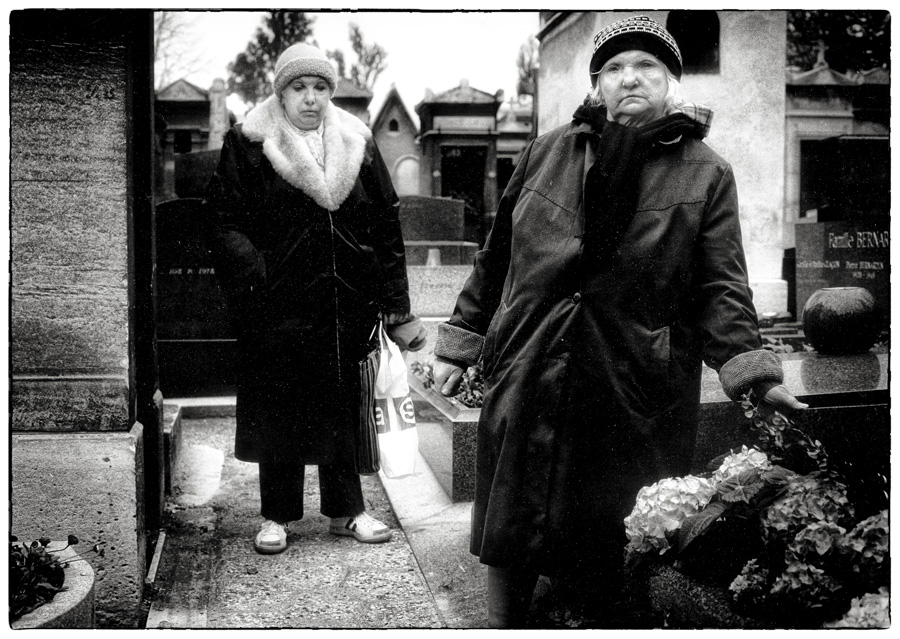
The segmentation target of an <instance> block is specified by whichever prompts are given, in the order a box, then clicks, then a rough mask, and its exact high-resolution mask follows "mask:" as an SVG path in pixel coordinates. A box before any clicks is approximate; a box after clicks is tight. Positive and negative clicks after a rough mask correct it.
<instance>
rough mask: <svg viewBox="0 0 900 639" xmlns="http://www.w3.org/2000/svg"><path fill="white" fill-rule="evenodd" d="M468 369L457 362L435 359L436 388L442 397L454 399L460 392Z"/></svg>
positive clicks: (441, 358) (433, 371)
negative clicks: (460, 386)
mask: <svg viewBox="0 0 900 639" xmlns="http://www.w3.org/2000/svg"><path fill="white" fill-rule="evenodd" d="M465 372H466V369H465V368H464V367H462V366H460V365H459V364H458V363H457V362H454V361H452V360H449V359H444V358H443V357H438V358H436V359H435V362H434V368H433V369H432V374H433V375H434V387H435V388H437V389H438V390H439V391H440V393H441V395H444V396H445V397H452V396H453V395H456V394H457V393H458V392H459V383H460V382H461V381H462V377H463V373H465Z"/></svg>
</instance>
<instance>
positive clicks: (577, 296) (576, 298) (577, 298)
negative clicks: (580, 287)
mask: <svg viewBox="0 0 900 639" xmlns="http://www.w3.org/2000/svg"><path fill="white" fill-rule="evenodd" d="M572 301H573V302H575V303H576V304H577V303H578V302H580V301H581V293H575V295H573V296H572Z"/></svg>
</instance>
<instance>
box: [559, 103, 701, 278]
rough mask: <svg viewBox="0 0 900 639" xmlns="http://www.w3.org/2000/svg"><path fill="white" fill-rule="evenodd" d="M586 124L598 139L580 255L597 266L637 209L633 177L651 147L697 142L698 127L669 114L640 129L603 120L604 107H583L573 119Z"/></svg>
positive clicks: (616, 243)
mask: <svg viewBox="0 0 900 639" xmlns="http://www.w3.org/2000/svg"><path fill="white" fill-rule="evenodd" d="M573 118H574V121H575V123H580V122H586V123H587V124H589V125H591V128H592V129H593V132H594V133H596V134H598V135H599V137H600V139H599V141H598V143H597V155H596V156H595V158H594V165H593V166H592V167H591V168H590V170H589V171H588V174H587V177H586V180H585V185H584V244H585V250H586V252H587V253H588V254H589V255H591V256H593V257H595V258H596V259H597V261H599V262H603V261H605V260H607V259H609V258H610V257H612V256H613V255H614V254H615V251H616V249H617V248H618V246H619V243H620V242H621V240H622V237H623V236H624V235H625V231H626V229H627V228H628V226H629V225H630V224H631V220H632V218H633V217H634V214H635V209H636V207H637V198H638V178H639V176H640V174H641V169H642V168H643V166H644V163H645V162H646V161H647V159H648V158H649V157H650V152H651V150H652V149H653V147H654V146H655V145H656V144H657V143H659V142H669V141H672V140H675V139H677V138H678V136H680V135H687V136H693V137H698V138H702V137H703V132H702V131H701V130H700V127H699V126H698V123H697V122H695V121H694V120H692V119H691V118H690V117H688V116H687V115H685V114H684V113H674V114H672V115H667V116H665V117H662V118H660V119H658V120H655V121H653V122H651V123H650V124H646V125H644V126H641V127H628V126H623V125H621V124H618V123H616V122H612V121H610V120H607V119H606V108H605V107H592V106H588V105H587V104H583V105H581V106H580V107H578V109H577V110H576V111H575V114H574V115H573Z"/></svg>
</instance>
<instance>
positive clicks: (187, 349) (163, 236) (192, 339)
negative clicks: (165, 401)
mask: <svg viewBox="0 0 900 639" xmlns="http://www.w3.org/2000/svg"><path fill="white" fill-rule="evenodd" d="M201 203H202V200H200V199H199V198H180V199H175V200H169V201H167V202H162V203H160V204H157V206H156V234H157V315H158V320H157V338H158V358H159V378H160V388H161V390H162V391H163V393H164V394H165V396H166V397H183V396H191V395H197V394H210V395H215V394H221V393H223V392H225V393H228V392H230V391H231V389H232V387H233V371H234V365H235V363H234V357H235V355H234V334H233V332H232V329H231V324H230V320H229V316H228V309H227V307H226V304H225V298H224V295H223V294H222V291H221V289H220V288H219V283H218V280H217V279H216V274H215V270H214V269H213V266H212V263H211V261H210V258H209V256H208V254H207V252H206V248H205V247H204V245H203V239H202V237H203V235H202V226H201V225H202V219H201Z"/></svg>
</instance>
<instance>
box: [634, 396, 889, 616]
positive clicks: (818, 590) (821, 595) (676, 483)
mask: <svg viewBox="0 0 900 639" xmlns="http://www.w3.org/2000/svg"><path fill="white" fill-rule="evenodd" d="M743 408H744V410H745V414H746V415H747V417H748V418H750V419H752V420H753V424H754V427H755V428H756V429H757V431H758V432H759V435H760V440H761V444H760V446H759V447H752V448H747V447H746V446H744V447H742V449H741V450H740V451H730V452H729V453H726V454H725V455H722V456H720V457H718V458H717V459H715V460H713V461H712V462H711V463H710V467H709V471H710V472H709V473H707V474H706V475H708V476H687V477H684V478H668V479H663V480H661V481H658V482H656V483H655V484H653V485H652V486H649V487H645V488H642V489H641V491H640V492H639V493H638V496H637V499H636V503H635V506H634V509H633V511H632V513H631V514H630V515H629V516H628V517H627V518H626V519H625V527H626V534H627V536H628V539H629V541H628V545H627V546H626V556H627V565H629V566H630V567H631V569H632V570H634V569H635V567H636V566H639V565H640V564H641V563H642V562H645V561H648V560H650V559H651V558H655V560H657V561H667V562H671V564H672V566H673V567H674V568H676V569H677V570H679V571H680V572H682V573H684V574H686V575H688V576H690V577H692V578H694V579H696V580H697V581H699V582H703V583H707V584H710V585H714V586H719V587H721V588H723V589H727V592H728V593H729V595H730V596H731V600H732V609H733V611H734V612H735V613H737V614H740V615H743V616H746V617H752V618H756V619H763V620H766V621H767V622H768V623H770V624H771V625H773V626H777V627H823V626H824V627H887V626H889V624H890V621H889V617H888V604H887V601H888V597H889V584H890V570H889V559H890V558H889V546H888V540H889V536H888V534H889V527H888V511H887V502H888V498H887V492H886V487H887V480H886V479H885V478H884V477H883V476H881V475H877V476H872V475H873V474H872V473H865V472H860V471H859V470H858V469H854V468H852V467H850V466H849V465H848V464H842V463H841V462H839V461H835V460H831V459H830V458H829V457H828V455H827V454H826V451H825V449H824V447H823V445H822V443H821V442H820V441H818V440H813V439H811V438H809V437H807V436H806V435H805V434H804V433H803V432H802V431H801V430H800V429H798V428H796V427H795V426H794V425H793V424H792V423H791V422H790V421H789V420H788V419H787V418H785V417H784V416H783V415H780V414H779V413H775V414H774V415H773V416H771V417H770V418H768V419H764V418H763V417H762V416H761V415H760V413H759V411H758V409H757V408H756V405H755V398H754V397H753V395H752V394H750V395H748V396H746V397H745V398H744V402H743ZM663 556H664V557H663Z"/></svg>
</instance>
